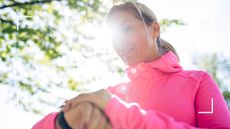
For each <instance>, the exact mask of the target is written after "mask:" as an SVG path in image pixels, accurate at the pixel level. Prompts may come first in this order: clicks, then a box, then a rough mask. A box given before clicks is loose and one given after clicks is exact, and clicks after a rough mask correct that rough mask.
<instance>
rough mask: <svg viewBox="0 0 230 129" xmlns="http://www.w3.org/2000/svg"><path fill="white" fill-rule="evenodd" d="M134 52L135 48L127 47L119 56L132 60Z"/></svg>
mask: <svg viewBox="0 0 230 129" xmlns="http://www.w3.org/2000/svg"><path fill="white" fill-rule="evenodd" d="M133 51H134V48H133V47H126V48H123V49H121V50H120V52H119V55H120V56H121V57H122V58H123V59H124V58H125V59H128V58H130V56H131V55H132V53H133Z"/></svg>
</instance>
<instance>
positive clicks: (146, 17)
mask: <svg viewBox="0 0 230 129" xmlns="http://www.w3.org/2000/svg"><path fill="white" fill-rule="evenodd" d="M118 11H127V12H129V13H131V14H132V15H134V16H135V17H136V18H137V19H139V20H141V21H143V22H144V23H145V24H146V25H147V26H150V25H152V23H154V22H158V21H157V18H156V15H155V14H154V13H153V12H152V10H151V9H149V8H148V7H147V6H145V5H144V4H141V3H138V2H126V3H124V4H119V5H115V6H113V7H112V8H111V9H110V11H109V14H108V16H107V22H108V19H109V18H110V17H111V16H112V15H113V14H114V13H116V12H118ZM157 46H158V48H159V52H160V54H161V55H164V54H165V53H167V52H168V51H172V52H173V53H174V54H175V55H176V56H177V60H178V61H179V56H178V54H177V52H176V50H175V48H174V47H173V46H172V45H171V44H170V43H168V42H167V41H165V40H163V39H161V38H160V36H159V37H158V38H157Z"/></svg>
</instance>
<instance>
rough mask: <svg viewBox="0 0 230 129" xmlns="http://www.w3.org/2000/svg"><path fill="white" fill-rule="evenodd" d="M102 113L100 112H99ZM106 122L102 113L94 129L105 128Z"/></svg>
mask: <svg viewBox="0 0 230 129" xmlns="http://www.w3.org/2000/svg"><path fill="white" fill-rule="evenodd" d="M101 113H102V112H101ZM107 124H108V121H107V118H106V116H105V114H103V116H102V118H101V119H100V122H99V124H98V125H97V128H96V129H105V128H106V125H107Z"/></svg>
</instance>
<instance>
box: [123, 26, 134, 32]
mask: <svg viewBox="0 0 230 129" xmlns="http://www.w3.org/2000/svg"><path fill="white" fill-rule="evenodd" d="M131 29H132V27H130V26H129V27H125V28H124V29H123V31H124V32H128V31H130V30H131Z"/></svg>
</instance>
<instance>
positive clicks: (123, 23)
mask: <svg viewBox="0 0 230 129" xmlns="http://www.w3.org/2000/svg"><path fill="white" fill-rule="evenodd" d="M132 22H134V20H124V21H122V22H121V23H120V25H119V26H123V25H125V24H127V23H132Z"/></svg>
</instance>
